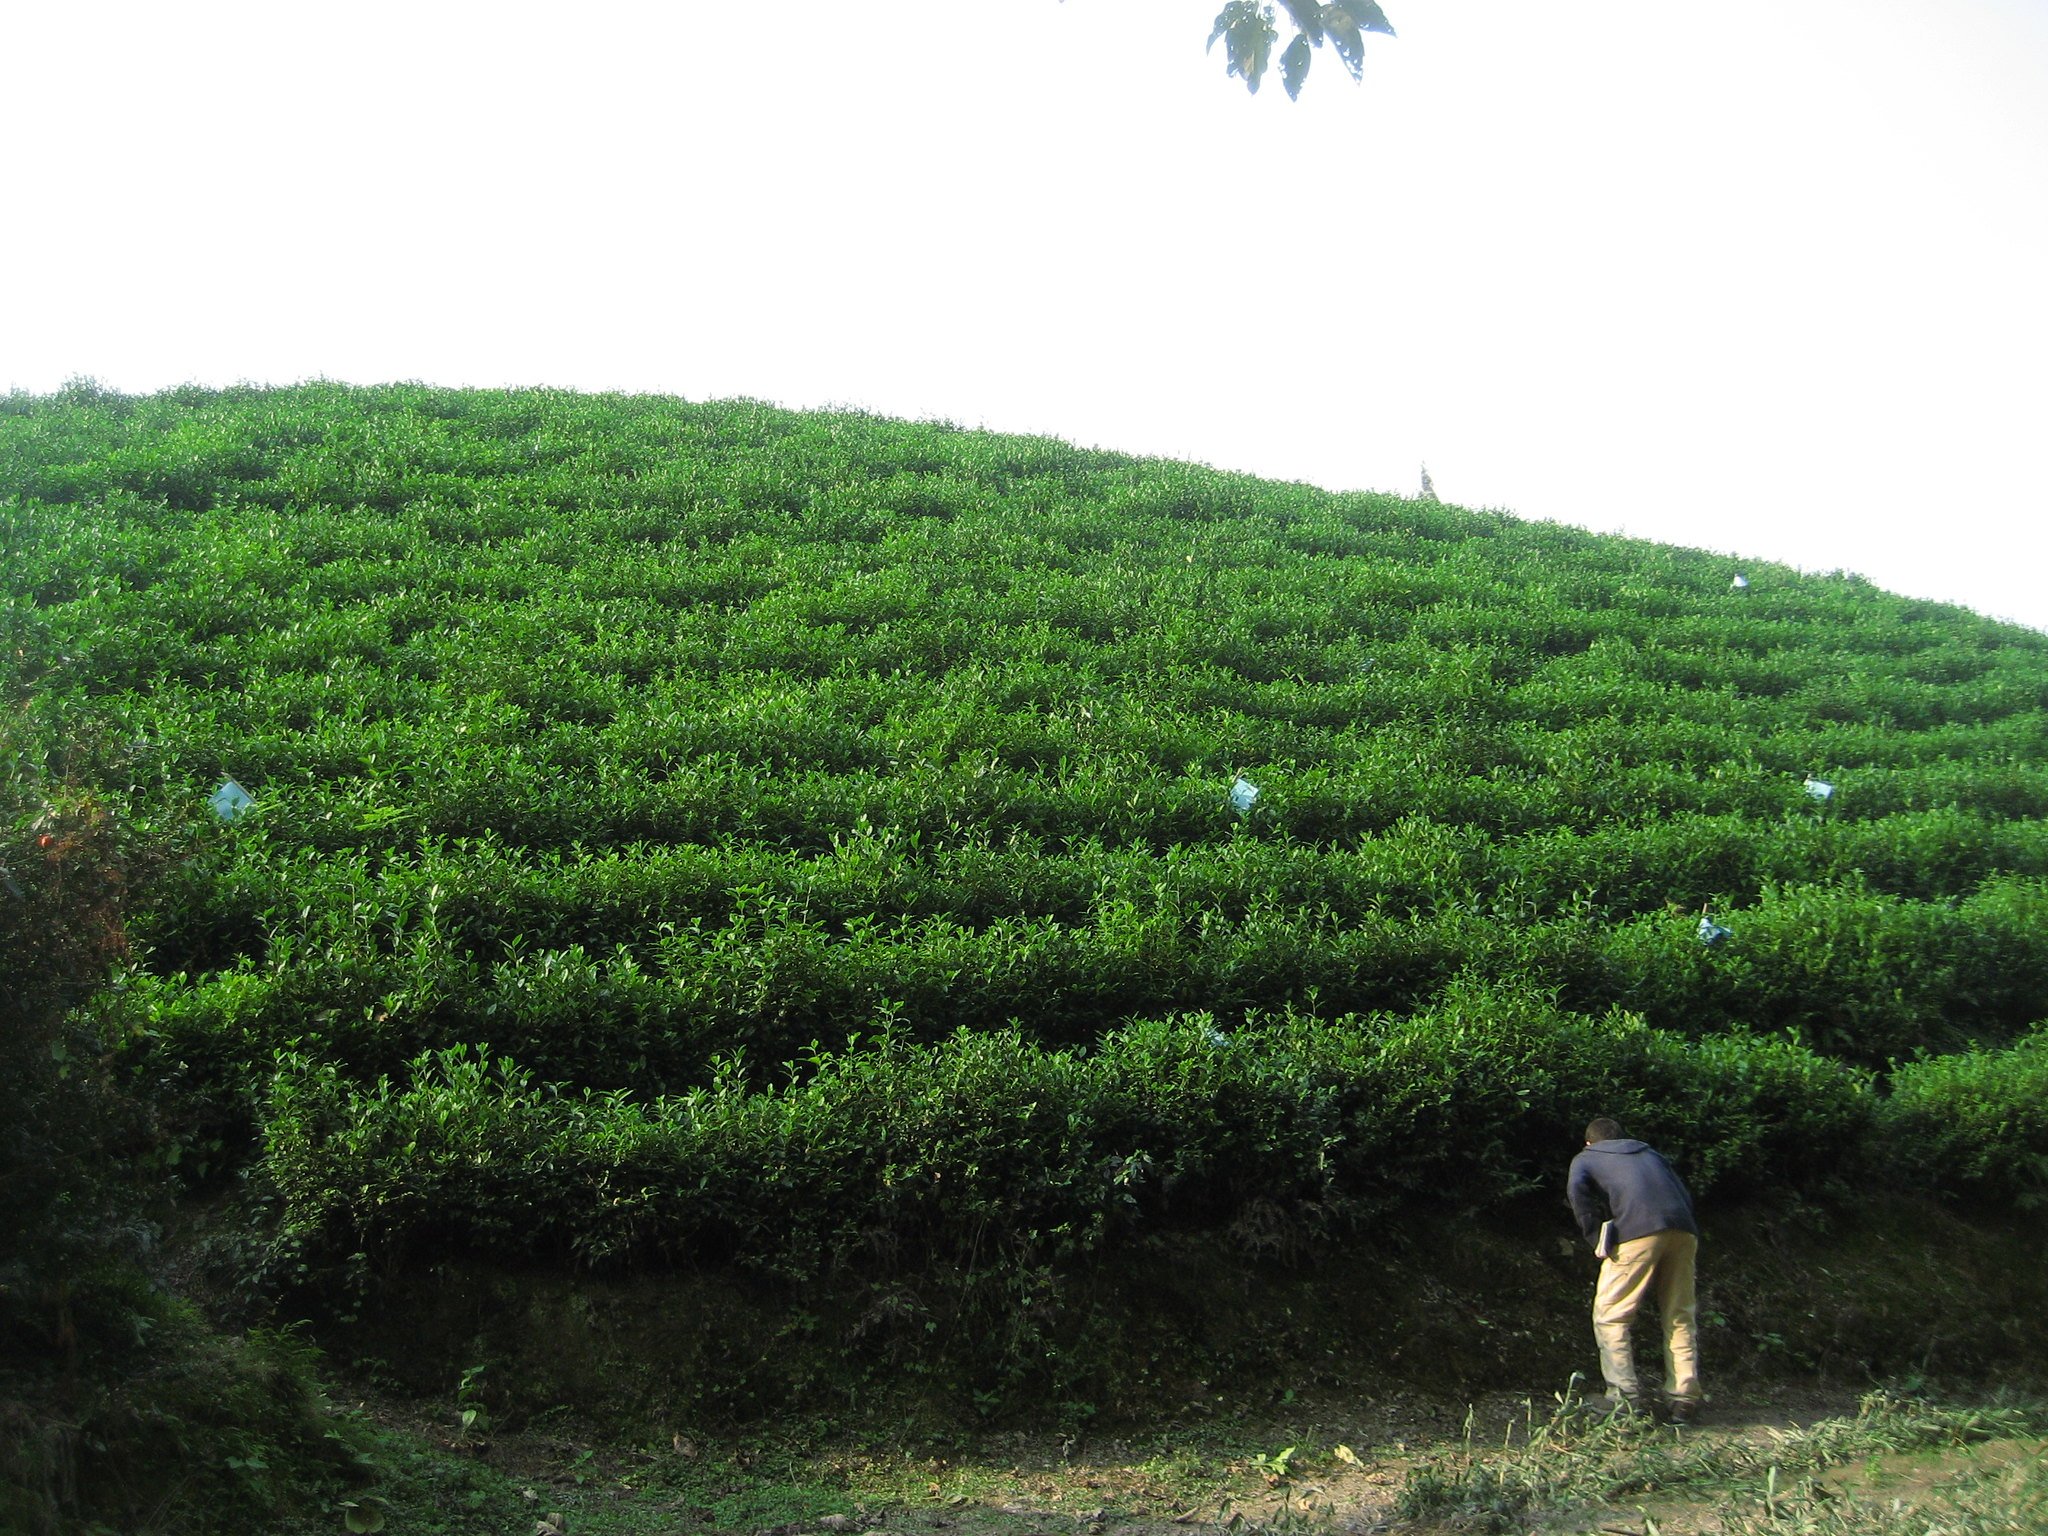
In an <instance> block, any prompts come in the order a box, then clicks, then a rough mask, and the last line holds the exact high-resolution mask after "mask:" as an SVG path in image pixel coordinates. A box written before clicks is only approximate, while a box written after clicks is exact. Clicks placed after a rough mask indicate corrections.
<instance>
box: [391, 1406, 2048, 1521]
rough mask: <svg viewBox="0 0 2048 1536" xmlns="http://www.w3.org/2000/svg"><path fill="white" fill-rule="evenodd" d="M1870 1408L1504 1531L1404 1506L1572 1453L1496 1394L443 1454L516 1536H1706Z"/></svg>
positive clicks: (1853, 1482)
mask: <svg viewBox="0 0 2048 1536" xmlns="http://www.w3.org/2000/svg"><path fill="white" fill-rule="evenodd" d="M1858 1401H1859V1399H1858V1396H1857V1395H1856V1394H1854V1393H1850V1392H1847V1391H1837V1392H1825V1391H1812V1390H1792V1389H1759V1390H1754V1391H1750V1392H1746V1393H1728V1394H1724V1395H1723V1398H1722V1400H1720V1401H1718V1402H1716V1403H1715V1404H1714V1405H1713V1408H1712V1410H1711V1413H1710V1416H1709V1418H1708V1420H1707V1421H1706V1422H1705V1423H1703V1424H1702V1425H1700V1426H1699V1427H1697V1428H1692V1429H1687V1430H1684V1431H1673V1430H1669V1429H1665V1430H1661V1431H1656V1432H1654V1433H1655V1434H1656V1435H1657V1436H1659V1437H1661V1438H1660V1440H1659V1441H1658V1442H1657V1445H1655V1446H1653V1447H1652V1452H1653V1454H1654V1455H1663V1454H1665V1453H1666V1451H1668V1452H1669V1453H1670V1454H1671V1455H1672V1456H1674V1457H1676V1456H1677V1455H1678V1452H1679V1450H1680V1449H1681V1448H1683V1449H1687V1450H1690V1451H1692V1452H1694V1453H1699V1452H1703V1451H1705V1450H1707V1449H1708V1448H1718V1449H1719V1450H1720V1451H1722V1452H1724V1453H1727V1454H1725V1455H1722V1456H1719V1457H1716V1458H1714V1459H1715V1460H1716V1461H1717V1462H1721V1463H1727V1464H1729V1465H1735V1464H1740V1465H1741V1466H1743V1467H1745V1468H1747V1469H1749V1472H1750V1474H1752V1475H1749V1476H1747V1478H1746V1479H1745V1478H1744V1477H1738V1476H1734V1475H1730V1476H1729V1477H1728V1478H1727V1479H1726V1480H1725V1481H1723V1482H1720V1483H1717V1484H1714V1485H1713V1486H1708V1487H1700V1486H1687V1487H1685V1488H1684V1489H1682V1490H1681V1491H1679V1492H1676V1493H1671V1492H1665V1491H1660V1490H1659V1489H1658V1488H1657V1487H1655V1486H1654V1481H1652V1484H1651V1486H1648V1487H1638V1488H1633V1489H1631V1490H1630V1491H1629V1492H1627V1493H1625V1494H1623V1495H1620V1496H1617V1497H1615V1498H1612V1499H1609V1500H1607V1501H1605V1502H1587V1501H1584V1500H1578V1499H1569V1500H1565V1501H1563V1502H1560V1503H1558V1504H1555V1505H1549V1504H1538V1505H1535V1506H1532V1507H1530V1508H1528V1509H1527V1510H1525V1511H1523V1512H1521V1513H1520V1514H1519V1515H1513V1516H1510V1515H1505V1514H1504V1515H1503V1516H1502V1517H1501V1519H1500V1520H1499V1521H1498V1522H1496V1523H1493V1524H1491V1525H1489V1524H1487V1523H1486V1521H1485V1520H1484V1519H1483V1518H1478V1517H1475V1516H1473V1515H1472V1514H1470V1513H1469V1512H1468V1513H1466V1514H1464V1515H1460V1516H1456V1517H1449V1516H1442V1517H1439V1518H1437V1519H1436V1520H1435V1521H1431V1520H1428V1519H1420V1520H1403V1519H1402V1518H1400V1515H1399V1508H1398V1506H1399V1501H1400V1497H1401V1494H1402V1490H1403V1488H1404V1486H1406V1485H1408V1484H1409V1482H1410V1480H1411V1477H1412V1476H1413V1475H1414V1474H1416V1473H1417V1471H1418V1469H1423V1470H1425V1471H1427V1470H1429V1469H1432V1468H1434V1469H1444V1468H1450V1469H1452V1470H1453V1471H1455V1470H1456V1469H1458V1468H1461V1467H1462V1468H1469V1467H1471V1466H1473V1465H1475V1464H1478V1463H1480V1462H1486V1461H1489V1460H1490V1459H1492V1458H1495V1457H1496V1456H1498V1457H1501V1458H1502V1459H1503V1461H1512V1460H1513V1458H1514V1457H1515V1454H1516V1452H1517V1450H1518V1448H1519V1449H1521V1450H1522V1451H1523V1452H1525V1453H1526V1449H1527V1447H1528V1446H1529V1445H1530V1442H1531V1437H1532V1436H1536V1437H1537V1438H1538V1439H1539V1440H1542V1441H1543V1446H1544V1449H1543V1451H1542V1454H1543V1455H1545V1456H1552V1457H1562V1458H1567V1459H1568V1458H1569V1457H1571V1456H1572V1455H1574V1454H1578V1452H1577V1451H1576V1450H1575V1449H1574V1448H1573V1447H1572V1445H1570V1444H1569V1443H1567V1444H1559V1443H1557V1442H1556V1441H1555V1440H1554V1439H1551V1438H1549V1437H1547V1436H1546V1433H1545V1431H1546V1426H1550V1425H1551V1419H1552V1413H1553V1411H1554V1410H1555V1408H1556V1407H1557V1404H1556V1402H1555V1401H1554V1400H1551V1399H1545V1400H1543V1401H1542V1402H1541V1403H1538V1402H1536V1401H1535V1400H1533V1399H1532V1398H1529V1397H1524V1396H1515V1395H1511V1394H1505V1393H1502V1394H1494V1395H1492V1396H1489V1397H1486V1398H1483V1399H1481V1400H1480V1401H1478V1402H1476V1403H1473V1404H1470V1405H1468V1406H1460V1407H1453V1406H1451V1405H1449V1404H1445V1403H1433V1402H1429V1401H1427V1400H1424V1399H1422V1398H1420V1397H1413V1396H1407V1395H1403V1394H1393V1395H1391V1396H1389V1397H1387V1398H1385V1399H1383V1400H1380V1401H1376V1402H1373V1403H1370V1404H1352V1405H1322V1407H1321V1411H1318V1412H1313V1413H1311V1412H1302V1413H1300V1414H1299V1415H1296V1414H1294V1413H1291V1412H1290V1413H1287V1414H1286V1416H1285V1417H1282V1416H1281V1413H1280V1412H1275V1413H1272V1414H1268V1415H1264V1416H1261V1417H1260V1418H1258V1419H1251V1418H1225V1416H1224V1415H1223V1414H1222V1412H1221V1411H1220V1410H1207V1409H1205V1410H1204V1411H1202V1412H1199V1413H1197V1412H1194V1411H1193V1410H1192V1407H1191V1411H1190V1414H1189V1415H1188V1419H1189V1422H1187V1423H1186V1424H1185V1425H1182V1426H1170V1427H1168V1428H1166V1429H1163V1430H1161V1431H1158V1432H1155V1433H1152V1434H1148V1435H1146V1436H1143V1437H1141V1438H1134V1439H1131V1440H1128V1441H1125V1440H1116V1439H1111V1438H1107V1437H1104V1438H1077V1437H1072V1436H1067V1437H1062V1436H1058V1435H1047V1434H1034V1433H1028V1432H1027V1433H1012V1434H985V1435H980V1436H976V1437H973V1438H971V1439H969V1438H966V1437H962V1438H960V1439H959V1440H957V1441H951V1442H943V1443H935V1442H931V1441H926V1442H924V1443H922V1444H907V1443H906V1444H896V1445H883V1444H877V1443H874V1442H873V1441H872V1440H870V1441H869V1442H868V1443H866V1444H862V1445H832V1444H818V1445H807V1444H803V1443H801V1442H800V1441H797V1440H795V1439H793V1438H791V1437H789V1435H788V1433H787V1432H786V1431H778V1432H777V1434H779V1435H781V1438H776V1436H775V1435H771V1436H769V1437H766V1438H763V1439H762V1440H759V1441H756V1442H749V1443H731V1444H709V1443H703V1444H700V1443H698V1442H697V1441H696V1440H694V1439H693V1438H691V1437H690V1436H689V1435H687V1434H684V1433H681V1432H677V1433H675V1434H674V1435H673V1436H672V1437H671V1439H670V1442H669V1444H668V1445H667V1446H665V1447H660V1446H657V1447H650V1448H634V1449H627V1448H621V1447H618V1446H615V1445H613V1446H607V1445H603V1444H600V1443H597V1442H592V1441H586V1440H583V1439H579V1438H578V1437H577V1436H575V1435H574V1434H571V1433H567V1432H564V1433H554V1434H551V1433H547V1432H543V1431H538V1430H528V1431H525V1432H522V1433H519V1434H508V1435H500V1436H496V1437H492V1438H489V1439H487V1440H486V1439H478V1438H475V1437H467V1436H461V1435H455V1436H450V1435H448V1434H446V1433H445V1431H443V1432H441V1433H440V1435H439V1439H440V1443H441V1444H442V1446H443V1447H444V1448H445V1449H446V1450H447V1451H449V1452H450V1453H451V1454H455V1455H460V1456H463V1457H468V1458H472V1459H473V1460H474V1461H475V1462H476V1463H478V1464H480V1466H479V1470H481V1469H482V1468H489V1469H491V1471H492V1472H493V1473H495V1474H496V1475H497V1476H498V1477H500V1478H502V1479H503V1480H504V1482H505V1483H506V1484H507V1485H508V1486H509V1488H510V1489H511V1490H512V1491H513V1492H514V1494H515V1495H516V1497H517V1499H518V1500H519V1507H520V1508H521V1509H522V1510H523V1511H525V1512H526V1514H527V1523H524V1524H522V1525H521V1527H520V1529H519V1530H518V1531H517V1536H534V1533H537V1532H538V1531H539V1529H540V1528H541V1526H543V1525H548V1524H549V1521H548V1519H547V1517H548V1516H550V1515H555V1514H559V1515H560V1516H561V1521H560V1524H559V1526H558V1527H551V1528H552V1529H560V1530H565V1531H567V1532H568V1533H569V1536H819V1533H824V1536H830V1533H847V1536H863V1533H864V1536H1189V1533H1193V1532H1201V1533H1213V1532H1217V1531H1219V1530H1220V1531H1228V1532H1232V1533H1236V1536H1260V1533H1277V1536H1314V1533H1319V1532H1330V1533H1334V1536H1369V1533H1378V1532H1389V1533H1391V1532H1401V1533H1410V1532H1413V1533H1424V1532H1439V1531H1441V1532H1465V1533H1470V1532H1472V1531H1475V1530H1487V1529H1491V1530H1496V1531H1503V1530H1512V1531H1522V1530H1540V1531H1543V1532H1556V1533H1560V1536H1562V1533H1569V1532H1596V1531H1604V1532H1607V1533H1610V1536H1628V1533H1632V1536H1649V1533H1650V1532H1651V1531H1652V1530H1654V1531H1656V1532H1658V1533H1661V1536H1710V1533H1715V1532H1719V1531H1721V1530H1723V1529H1724V1527H1725V1526H1726V1525H1727V1523H1728V1516H1729V1515H1730V1514H1731V1512H1734V1513H1742V1514H1754V1513H1755V1512H1756V1511H1759V1510H1761V1509H1762V1507H1763V1487H1762V1484H1761V1483H1760V1482H1759V1481H1758V1475H1760V1473H1761V1469H1762V1467H1763V1466H1764V1464H1765V1463H1766V1462H1767V1461H1768V1460H1769V1459H1770V1457H1771V1456H1772V1454H1773V1451H1774V1448H1776V1447H1781V1446H1785V1445H1787V1444H1789V1443H1790V1442H1791V1438H1792V1437H1796V1436H1798V1435H1799V1433H1800V1432H1801V1431H1805V1430H1808V1429H1810V1428H1811V1427H1812V1426H1814V1425H1816V1424H1818V1423H1822V1422H1823V1421H1840V1420H1847V1419H1853V1418H1854V1417H1855V1415H1856V1412H1857V1408H1858ZM1283 1411H1284V1410H1283ZM415 1427H416V1428H417V1429H423V1430H424V1429H429V1426H427V1425H424V1424H420V1425H417V1426H415ZM429 1432H430V1433H432V1431H431V1430H430V1431H429ZM1554 1434H1555V1428H1554V1426H1552V1427H1551V1430H1550V1435H1554ZM2038 1449H2039V1448H2038V1445H2035V1447H2034V1448H2033V1450H2031V1451H2023V1450H2021V1449H2018V1448H2015V1447H2014V1446H2013V1445H2012V1443H2011V1442H2000V1441H1992V1442H1989V1443H1987V1444H1985V1445H1982V1446H1976V1447H1970V1448H1962V1449H1953V1450H1950V1451H1946V1452H1919V1453H1915V1454H1913V1455H1911V1456H1904V1457H1899V1456H1885V1455H1882V1454H1880V1453H1879V1452H1878V1451H1876V1450H1872V1451H1871V1453H1870V1454H1868V1455H1857V1456H1855V1457H1854V1458H1853V1461H1851V1462H1848V1463H1845V1464H1842V1465H1836V1466H1833V1467H1829V1468H1814V1467H1807V1468H1804V1469H1803V1470H1801V1471H1800V1472H1799V1473H1798V1475H1797V1476H1796V1477H1795V1476H1790V1475H1788V1476H1787V1477H1786V1479H1785V1480H1784V1484H1783V1488H1782V1489H1781V1490H1780V1494H1781V1496H1782V1497H1784V1498H1803V1499H1807V1500H1808V1501H1809V1502H1810V1501H1811V1500H1813V1499H1815V1498H1819V1499H1830V1498H1832V1499H1836V1500H1843V1499H1861V1498H1866V1497H1872V1498H1875V1497H1882V1498H1886V1499H1890V1498H1897V1497H1903V1496H1907V1495H1911V1496H1915V1497H1918V1496H1921V1495H1924V1494H1925V1493H1926V1492H1927V1490H1929V1489H1931V1488H1935V1487H1937V1486H1938V1485H1940V1484H1941V1483H1942V1482H1943V1480H1944V1479H1953V1478H1954V1477H1956V1476H1958V1475H1960V1474H1963V1473H1969V1472H1980V1471H1982V1470H1984V1469H1985V1468H1987V1467H1993V1466H1996V1465H1997V1464H1998V1462H1999V1458H2001V1457H2012V1456H2019V1455H2025V1454H2038ZM1525 1462H1526V1455H1525ZM1656 1464H1657V1463H1654V1462H1653V1463H1652V1466H1653V1469H1654V1466H1655V1465H1656ZM1751 1484H1756V1486H1755V1487H1752V1486H1750V1485H1751ZM1816 1488H1817V1489H1818V1491H1816ZM493 1529H501V1530H502V1529H504V1527H503V1526H502V1525H499V1526H495V1527H493Z"/></svg>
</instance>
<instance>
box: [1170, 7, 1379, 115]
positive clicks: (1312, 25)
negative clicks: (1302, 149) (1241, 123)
mask: <svg viewBox="0 0 2048 1536" xmlns="http://www.w3.org/2000/svg"><path fill="white" fill-rule="evenodd" d="M1280 8H1281V9H1282V10H1284V11H1285V12H1286V13H1287V19H1288V20H1289V21H1290V22H1292V23H1293V24H1294V41H1293V42H1291V43H1289V44H1288V45H1287V47H1286V49H1285V51H1284V52H1282V53H1281V55H1280V83H1281V84H1282V85H1283V86H1285V87H1286V88H1287V96H1288V99H1289V100H1290V101H1292V100H1299V99H1300V96H1301V86H1302V82H1303V81H1305V80H1306V79H1308V66H1309V63H1310V61H1311V60H1312V59H1313V57H1314V50H1316V49H1317V48H1320V47H1322V46H1323V44H1324V43H1328V44H1329V45H1330V46H1331V47H1332V48H1334V49H1335V50H1336V51H1337V57H1338V59H1339V60H1341V61H1342V63H1343V65H1344V67H1345V68H1346V69H1347V70H1349V71H1350V72H1351V78H1352V79H1353V80H1357V79H1359V78H1361V76H1362V73H1363V71H1364V69H1365V37H1366V34H1367V33H1369V32H1378V33H1381V34H1383V35H1385V36H1387V37H1392V36H1393V35H1394V26H1393V23H1392V22H1390V21H1388V20H1387V13H1386V12H1385V11H1383V10H1381V9H1380V8H1379V6H1378V5H1377V4H1376V3H1375V0H1329V3H1328V4H1321V3H1319V0H1280ZM1218 39H1221V40H1222V43H1223V48H1224V57H1225V59H1226V60H1227V68H1226V70H1225V73H1227V74H1232V75H1236V76H1237V77H1238V78H1240V79H1241V80H1243V81H1244V84H1245V89H1246V90H1248V91H1253V92H1256V91H1257V90H1258V88H1259V83H1260V82H1261V81H1262V80H1264V79H1265V77H1266V69H1267V66H1268V65H1269V64H1271V62H1272V59H1273V48H1274V45H1275V44H1277V43H1278V42H1279V41H1280V28H1279V25H1278V23H1277V20H1276V18H1275V16H1274V13H1273V7H1272V6H1270V5H1263V4H1260V3H1259V0H1230V3H1229V4H1228V5H1226V6H1224V7H1223V9H1222V10H1220V11H1218V12H1217V13H1216V25H1215V28H1214V30H1212V31H1211V32H1210V33H1209V47H1210V48H1211V49H1212V50H1213V49H1214V48H1215V46H1216V43H1217V41H1218Z"/></svg>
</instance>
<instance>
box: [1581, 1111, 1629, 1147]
mask: <svg viewBox="0 0 2048 1536" xmlns="http://www.w3.org/2000/svg"><path fill="white" fill-rule="evenodd" d="M1621 1136H1622V1131H1621V1124H1620V1122H1619V1121H1616V1120H1610V1119H1608V1118H1607V1117H1606V1116H1605V1115H1602V1116H1601V1117H1600V1118H1599V1119H1598V1120H1595V1121H1594V1122H1593V1123H1592V1124H1591V1125H1588V1126H1587V1127H1586V1143H1587V1145H1588V1146H1590V1145H1592V1144H1593V1143H1594V1142H1596V1141H1619V1140H1621Z"/></svg>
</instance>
